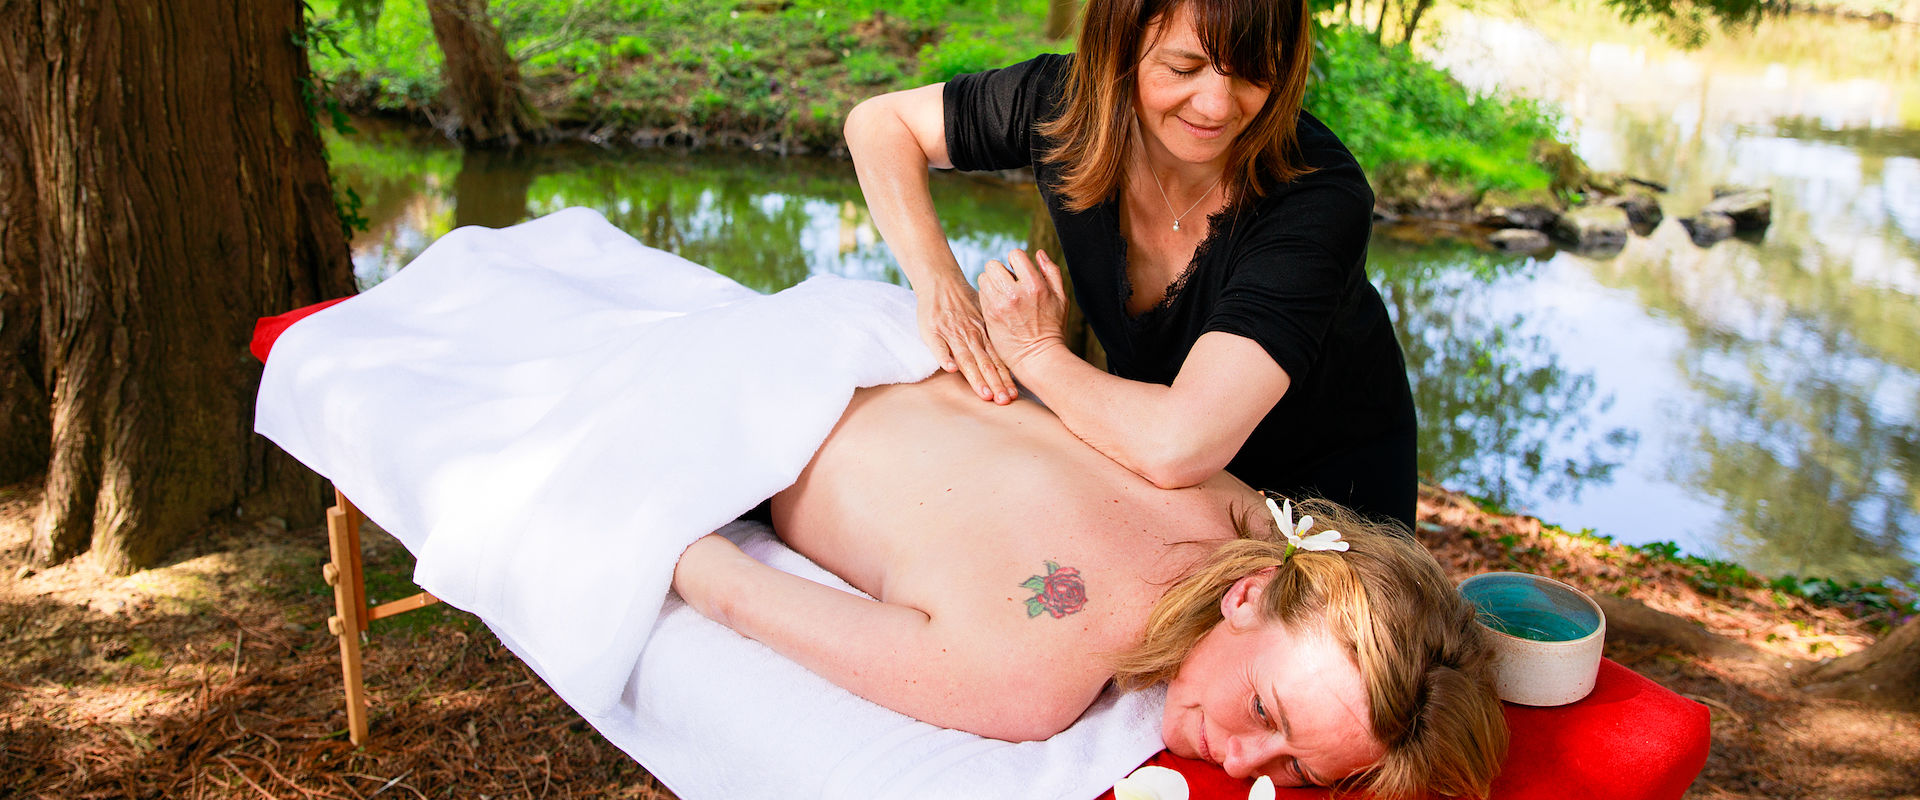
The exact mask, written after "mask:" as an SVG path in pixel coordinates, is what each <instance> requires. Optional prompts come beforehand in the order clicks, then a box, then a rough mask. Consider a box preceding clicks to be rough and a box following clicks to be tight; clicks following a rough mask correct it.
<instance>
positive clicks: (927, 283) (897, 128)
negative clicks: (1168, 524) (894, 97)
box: [846, 98, 967, 291]
mask: <svg viewBox="0 0 1920 800" xmlns="http://www.w3.org/2000/svg"><path fill="white" fill-rule="evenodd" d="M881 99H884V98H881ZM846 135H847V150H848V152H849V153H851V154H852V156H853V169H854V173H855V175H857V176H858V177H859V179H860V192H861V194H862V195H864V196H865V197H866V201H867V212H868V213H869V214H871V215H872V217H873V225H874V227H875V228H876V229H878V230H879V231H880V237H881V238H882V239H884V240H885V241H886V244H887V247H888V248H889V249H891V250H892V252H893V257H894V260H895V261H896V262H897V263H898V264H899V265H900V271H901V272H903V273H905V274H906V276H907V281H908V283H910V284H912V285H913V288H915V289H918V290H922V291H925V290H929V289H936V288H940V287H941V286H943V285H952V284H955V283H958V284H959V285H961V286H965V285H966V283H967V278H966V276H965V274H963V273H962V272H961V271H960V263H959V262H958V261H957V260H955V259H954V257H953V249H952V248H951V247H949V246H948V245H947V236H946V232H945V231H943V230H942V229H941V227H940V217H939V215H938V214H937V213H935V211H934V207H933V194H932V191H931V188H930V187H931V183H930V181H929V179H928V177H927V169H928V167H930V166H937V167H941V168H946V167H948V166H950V165H948V164H932V163H931V162H930V161H929V160H928V158H927V155H926V153H925V151H924V150H922V149H921V146H920V144H919V142H918V141H916V140H915V139H914V136H913V132H912V131H911V130H909V129H908V127H907V124H906V122H905V121H904V120H902V119H901V118H900V116H899V114H898V113H896V112H895V111H894V110H893V108H892V107H891V106H890V105H889V104H887V103H883V102H876V101H872V100H870V101H867V102H865V103H862V104H860V105H859V106H856V107H855V108H854V110H853V113H850V114H848V115H847V125H846Z"/></svg>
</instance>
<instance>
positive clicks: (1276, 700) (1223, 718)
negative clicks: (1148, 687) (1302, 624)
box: [1160, 621, 1382, 786]
mask: <svg viewBox="0 0 1920 800" xmlns="http://www.w3.org/2000/svg"><path fill="white" fill-rule="evenodd" d="M1160 736H1161V738H1163V739H1165V740H1166V743H1167V749H1168V750H1171V751H1173V753H1174V755H1178V756H1184V757H1186V758H1198V759H1201V760H1205V761H1211V762H1214V763H1216V764H1219V765H1221V766H1222V767H1225V768H1226V771H1227V774H1229V775H1232V776H1234V777H1236V778H1246V777H1251V776H1256V775H1267V776H1269V777H1271V778H1273V782H1274V783H1275V784H1277V785H1280V786H1305V785H1319V786H1325V785H1328V784H1329V783H1331V782H1333V781H1337V780H1340V779H1341V778H1344V777H1346V776H1348V775H1351V774H1353V773H1354V772H1357V771H1359V770H1360V769H1361V768H1363V767H1365V766H1367V765H1368V764H1371V763H1373V762H1374V761H1375V760H1377V759H1378V758H1379V757H1380V755H1381V753H1382V749H1381V747H1380V745H1379V744H1378V743H1376V742H1375V741H1374V739H1373V735H1372V733H1371V732H1370V730H1369V725H1368V724H1367V690H1366V684H1365V683H1364V682H1363V681H1362V679H1361V677H1360V669H1359V668H1358V667H1356V666H1354V663H1353V660H1352V659H1351V658H1349V657H1348V656H1347V654H1346V652H1345V651H1343V650H1342V649H1341V648H1340V646H1339V644H1338V643H1336V642H1335V641H1334V640H1333V637H1332V636H1331V635H1329V634H1328V633H1327V632H1326V630H1325V627H1324V626H1313V627H1310V628H1305V629H1303V630H1299V631H1293V630H1289V629H1287V628H1286V627H1285V626H1283V625H1281V624H1279V623H1258V624H1256V625H1251V626H1238V625H1235V624H1233V622H1231V621H1229V622H1222V623H1220V624H1219V625H1216V626H1214V629H1213V630H1212V631H1211V632H1210V633H1208V634H1207V635H1206V637H1205V638H1203V639H1201V640H1200V644H1199V645H1198V646H1196V647H1195V648H1194V650H1193V653H1192V655H1190V656H1188V658H1187V661H1186V663H1185V664H1183V665H1182V666H1181V668H1180V674H1179V675H1178V676H1176V677H1175V678H1174V679H1173V681H1172V683H1170V684H1168V686H1167V708H1166V712H1165V714H1164V716H1162V717H1161V721H1160Z"/></svg>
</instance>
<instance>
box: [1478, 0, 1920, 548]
mask: <svg viewBox="0 0 1920 800" xmlns="http://www.w3.org/2000/svg"><path fill="white" fill-rule="evenodd" d="M1530 13H1531V20H1530V24H1529V23H1523V22H1518V21H1515V20H1510V19H1493V18H1487V17H1476V16H1463V17H1460V18H1457V19H1455V20H1454V23H1455V25H1454V28H1453V36H1452V37H1451V38H1449V39H1448V41H1447V42H1446V43H1445V44H1444V45H1443V46H1442V48H1441V50H1440V52H1441V53H1442V60H1444V61H1448V62H1449V63H1451V64H1453V65H1454V66H1455V67H1456V69H1457V71H1458V72H1459V73H1460V74H1462V75H1463V76H1465V77H1467V78H1468V79H1469V80H1470V81H1474V82H1476V83H1477V85H1481V86H1491V85H1496V84H1499V85H1505V86H1510V87H1519V88H1522V89H1523V90H1525V91H1527V92H1529V93H1532V94H1534V95H1536V96H1540V97H1544V98H1546V99H1549V100H1554V101H1558V102H1561V103H1562V104H1564V105H1565V106H1566V107H1567V108H1568V109H1569V111H1570V120H1569V123H1568V124H1569V129H1570V132H1571V133H1572V134H1573V135H1574V137H1575V140H1576V142H1577V147H1578V149H1579V151H1580V152H1581V154H1582V155H1583V156H1584V157H1586V158H1587V159H1588V161H1589V162H1590V163H1591V164H1592V165H1593V166H1594V167H1596V168H1598V169H1603V170H1614V171H1621V172H1626V173H1628V174H1632V175H1638V176H1643V177H1648V178H1652V179H1654V180H1656V181H1661V182H1664V183H1668V184H1669V185H1670V186H1671V188H1672V190H1673V191H1672V192H1671V193H1670V194H1669V195H1667V196H1666V197H1665V198H1663V201H1664V203H1665V204H1666V206H1667V209H1668V212H1669V221H1668V222H1666V223H1664V224H1663V225H1661V226H1660V227H1659V228H1658V229H1656V230H1655V231H1653V232H1652V235H1651V236H1650V237H1648V238H1645V239H1638V238H1637V239H1635V240H1634V241H1633V242H1631V243H1629V246H1628V247H1627V248H1626V249H1625V250H1623V251H1622V252H1621V253H1620V254H1618V255H1617V256H1615V257H1613V258H1610V259H1602V260H1594V259H1584V258H1578V257H1573V256H1566V255H1562V256H1557V257H1556V258H1555V259H1554V262H1555V264H1556V265H1558V266H1560V267H1562V268H1564V269H1569V270H1578V271H1580V272H1582V273H1584V274H1585V275H1586V276H1587V277H1588V278H1590V279H1591V280H1592V281H1594V282H1596V283H1597V284H1598V285H1600V286H1602V287H1605V288H1607V289H1611V290H1616V291H1623V292H1626V293H1628V294H1629V295H1630V296H1631V298H1632V301H1633V303H1634V304H1635V305H1637V306H1639V307H1640V308H1641V309H1644V311H1645V313H1646V314H1647V315H1649V317H1650V319H1649V321H1648V323H1647V325H1648V326H1649V327H1647V328H1646V329H1647V330H1655V329H1656V328H1654V327H1652V326H1656V325H1657V326H1659V327H1660V328H1664V330H1665V335H1666V336H1668V337H1671V339H1672V340H1671V341H1669V342H1666V343H1663V344H1661V345H1659V346H1655V347H1650V348H1648V349H1647V350H1646V353H1647V354H1648V355H1649V356H1650V357H1649V358H1643V359H1641V360H1640V363H1638V364H1634V365H1631V366H1629V365H1615V366H1604V365H1600V366H1596V367H1595V371H1594V375H1595V376H1596V378H1597V379H1598V380H1599V381H1600V382H1601V384H1602V385H1603V386H1608V387H1612V388H1615V389H1617V390H1619V391H1621V392H1623V393H1624V392H1634V393H1640V392H1653V393H1661V394H1666V395H1668V396H1669V398H1670V399H1669V402H1667V404H1666V411H1667V413H1665V414H1662V415H1659V416H1653V417H1648V418H1645V419H1641V420H1635V421H1634V427H1635V428H1636V429H1637V430H1640V431H1641V432H1642V433H1643V434H1645V436H1646V437H1647V441H1648V442H1649V443H1650V444H1652V445H1653V447H1652V448H1651V449H1650V451H1649V453H1643V454H1642V455H1644V456H1649V457H1648V458H1646V459H1645V463H1638V464H1635V463H1629V464H1628V465H1627V466H1626V467H1625V468H1624V469H1625V470H1626V471H1627V473H1641V476H1640V477H1641V479H1642V480H1645V479H1646V474H1647V473H1650V474H1652V475H1654V476H1657V477H1658V478H1659V479H1661V480H1664V481H1667V482H1669V483H1670V484H1672V485H1674V486H1680V487H1687V488H1688V489H1689V490H1690V491H1689V492H1687V494H1689V495H1691V497H1692V498H1695V499H1694V500H1692V501H1682V502H1678V503H1675V504H1673V505H1672V506H1671V508H1674V509H1679V510H1680V513H1679V514H1678V516H1679V517H1681V519H1682V520H1683V521H1682V522H1681V523H1680V524H1677V525H1676V524H1672V523H1671V522H1669V521H1667V520H1664V519H1663V520H1662V521H1661V523H1660V527H1662V528H1664V529H1666V530H1669V531H1672V530H1677V531H1678V533H1679V535H1677V536H1674V538H1678V539H1680V540H1681V542H1682V544H1683V545H1684V546H1686V548H1687V549H1688V550H1691V551H1694V552H1704V553H1710V554H1720V555H1726V556H1729V557H1733V558H1737V559H1739V560H1741V561H1743V562H1746V563H1748V564H1749V565H1751V566H1753V567H1755V568H1757V569H1760V570H1762V571H1769V572H1783V571H1786V572H1800V573H1814V574H1829V575H1837V576H1843V577H1852V578H1863V579H1876V578H1879V577H1882V576H1888V575H1898V576H1905V577H1911V576H1912V575H1913V574H1914V570H1913V560H1914V549H1915V546H1916V543H1920V482H1917V481H1916V480H1915V474H1916V472H1917V471H1920V463H1916V461H1915V459H1914V451H1915V449H1916V446H1915V434H1916V422H1915V420H1916V419H1920V409H1917V408H1916V402H1920V302H1916V301H1917V300H1920V188H1916V187H1920V180H1916V178H1920V162H1917V161H1916V155H1917V154H1920V102H1916V100H1920V70H1917V69H1916V64H1917V63H1920V62H1917V61H1916V56H1915V54H1914V51H1913V49H1912V47H1911V46H1910V45H1912V44H1915V43H1916V42H1915V41H1914V39H1915V35H1914V32H1913V31H1912V30H1909V29H1906V28H1902V27H1898V26H1896V27H1895V28H1892V29H1887V28H1876V27H1874V26H1868V25H1864V24H1860V23H1844V22H1840V23H1836V22H1834V21H1831V20H1823V19H1806V18H1799V17H1796V18H1790V19H1787V20H1771V21H1768V22H1766V23H1763V24H1762V25H1761V26H1760V28H1759V29H1757V30H1755V31H1753V32H1751V33H1748V34H1743V35H1733V36H1723V37H1721V38H1719V39H1717V40H1716V41H1715V42H1714V43H1713V44H1711V45H1709V47H1707V48H1706V49H1704V50H1702V51H1699V52H1696V53H1683V52H1679V51H1676V50H1674V49H1673V48H1671V47H1667V46H1664V45H1663V44H1662V43H1660V42H1659V41H1658V40H1657V39H1654V38H1652V37H1648V36H1646V35H1644V34H1643V33H1638V32H1635V31H1632V30H1628V29H1626V28H1625V27H1624V26H1621V25H1619V24H1618V23H1617V22H1609V21H1608V20H1607V19H1606V18H1605V15H1604V14H1603V13H1602V14H1592V13H1588V14H1585V15H1582V14H1581V13H1580V12H1577V11H1570V10H1566V9H1535V10H1534V11H1532V12H1530ZM1521 53H1524V54H1525V55H1524V58H1517V56H1518V55H1519V54H1521ZM1542 65H1544V66H1545V68H1544V69H1541V68H1539V67H1540V66H1542ZM1727 183H1733V184H1744V185H1758V186H1765V187H1768V188H1770V189H1772V191H1773V195H1774V199H1775V204H1774V214H1773V224H1772V226H1771V227H1770V228H1769V229H1767V230H1766V231H1765V232H1764V233H1763V234H1761V235H1758V236H1752V237H1746V238H1743V239H1736V240H1732V241H1728V242H1723V243H1721V244H1719V245H1716V246H1714V247H1713V248H1711V249H1700V248H1697V247H1693V246H1691V245H1690V243H1689V242H1688V241H1687V240H1686V237H1685V234H1684V233H1683V232H1681V231H1680V230H1679V229H1678V226H1677V224H1676V223H1675V221H1673V219H1672V217H1673V216H1676V215H1681V214H1687V213H1691V212H1692V211H1693V210H1694V209H1696V208H1698V207H1699V206H1700V205H1702V204H1704V203H1705V202H1706V201H1707V200H1708V199H1710V197H1711V189H1712V187H1713V186H1716V185H1719V184H1727ZM1536 291H1544V287H1536ZM1632 324H1634V325H1636V326H1639V325H1640V324H1641V323H1632ZM1570 344H1571V343H1564V344H1563V347H1565V346H1568V345H1570ZM1569 350H1571V347H1569ZM1603 361H1604V359H1598V358H1596V359H1595V360H1594V361H1591V362H1589V363H1595V364H1601V363H1602V362H1603ZM1675 395H1678V397H1677V399H1675V398H1674V396H1675ZM1629 460H1630V462H1631V461H1639V460H1641V459H1636V458H1633V457H1631V456H1630V457H1629ZM1623 474H1626V473H1623ZM1615 496H1616V497H1618V496H1620V495H1617V494H1616V495H1615ZM1622 499H1625V498H1624V497H1623V498H1622ZM1701 500H1710V501H1711V502H1712V506H1713V507H1712V508H1702V507H1700V505H1699V504H1700V502H1701ZM1689 502H1691V504H1692V506H1691V507H1689ZM1535 507H1536V508H1539V509H1541V510H1542V511H1543V513H1544V514H1548V515H1552V516H1555V517H1557V518H1564V516H1565V513H1566V509H1567V507H1566V506H1563V505H1558V504H1555V503H1553V502H1540V503H1537V504H1536V505H1535ZM1654 508H1655V509H1656V510H1662V511H1664V510H1667V509H1661V508H1660V507H1659V506H1657V505H1656V506H1655V507H1654ZM1605 513H1606V512H1605V511H1604V509H1601V510H1600V514H1599V516H1600V517H1604V516H1605ZM1587 519H1595V518H1594V517H1589V518H1587ZM1596 521H1597V520H1596ZM1582 524H1586V520H1585V519H1583V520H1582ZM1602 527H1603V529H1605V530H1607V531H1608V532H1610V533H1616V534H1622V535H1623V536H1624V537H1625V538H1629V539H1632V538H1635V537H1634V535H1633V534H1632V533H1630V532H1625V531H1622V530H1619V529H1616V528H1615V527H1614V526H1613V525H1610V524H1604V523H1603V524H1602ZM1653 538H1658V537H1653Z"/></svg>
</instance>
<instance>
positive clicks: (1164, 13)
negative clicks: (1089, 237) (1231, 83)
mask: <svg viewBox="0 0 1920 800" xmlns="http://www.w3.org/2000/svg"><path fill="white" fill-rule="evenodd" d="M1182 7H1185V8H1190V9H1192V11H1193V20H1194V28H1195V32H1196V33H1197V34H1198V35H1199V37H1200V42H1201V46H1202V47H1204V48H1205V50H1206V55H1207V58H1208V59H1209V60H1211V61H1212V62H1213V65H1214V68H1215V69H1218V70H1221V71H1223V72H1226V73H1228V74H1231V75H1235V76H1237V77H1240V78H1243V79H1245V80H1248V81H1251V82H1253V83H1254V84H1256V85H1259V86H1263V87H1266V88H1267V89H1268V90H1269V91H1270V92H1271V93H1270V94H1269V95H1268V96H1267V103H1266V105H1265V106H1263V107H1262V108H1261V109H1260V112H1259V113H1258V114H1256V115H1255V116H1254V118H1253V120H1252V121H1251V122H1250V123H1249V124H1248V125H1247V127H1246V129H1245V130H1242V131H1241V132H1240V133H1239V135H1238V136H1236V137H1235V138H1234V140H1233V144H1232V145H1231V146H1230V147H1229V149H1228V151H1227V171H1226V175H1227V176H1228V179H1227V189H1228V192H1229V194H1230V195H1231V196H1233V197H1247V196H1249V195H1251V196H1255V197H1258V196H1263V195H1264V194H1265V189H1264V183H1265V181H1264V180H1263V179H1272V180H1276V181H1279V182H1283V183H1284V182H1286V181H1291V180H1293V179H1294V178H1296V177H1299V176H1300V175H1303V174H1306V173H1307V172H1310V171H1311V169H1310V168H1309V167H1307V166H1306V165H1305V164H1303V163H1301V161H1300V157H1299V136H1298V134H1297V126H1298V124H1299V121H1300V106H1301V103H1303V102H1304V101H1305V98H1306V94H1307V72H1308V69H1309V68H1310V66H1311V65H1312V63H1313V38H1312V31H1313V23H1312V18H1311V13H1310V11H1309V9H1308V7H1307V3H1306V2H1305V0H1279V2H1275V1H1274V0H1089V2H1088V3H1087V7H1086V10H1085V12H1084V16H1083V17H1082V21H1081V26H1080V41H1079V46H1078V48H1077V49H1076V51H1075V52H1076V55H1075V56H1074V58H1073V66H1072V67H1071V68H1070V70H1069V72H1068V75H1067V81H1066V91H1065V94H1064V99H1063V102H1062V103H1061V111H1060V114H1059V116H1056V117H1054V118H1052V119H1050V120H1046V121H1045V122H1042V123H1041V125H1040V133H1041V134H1042V135H1045V136H1047V137H1048V138H1051V139H1053V141H1054V142H1055V144H1054V146H1053V148H1052V149H1050V150H1048V151H1047V152H1046V154H1045V156H1044V157H1045V158H1046V160H1047V161H1049V162H1052V163H1056V164H1060V165H1062V166H1063V167H1064V169H1062V170H1061V173H1060V177H1059V179H1058V182H1057V184H1056V185H1055V187H1054V189H1055V190H1056V191H1058V192H1059V193H1060V195H1061V196H1062V197H1063V198H1065V201H1066V207H1067V209H1068V210H1070V211H1073V212H1075V213H1079V212H1083V211H1086V210H1087V209H1090V208H1093V207H1094V206H1097V205H1099V204H1100V203H1102V202H1105V201H1106V199H1107V198H1109V197H1112V196H1114V195H1115V194H1116V193H1117V192H1119V190H1120V188H1121V187H1122V186H1123V185H1124V184H1125V179H1126V164H1127V152H1128V149H1129V147H1130V146H1131V145H1132V142H1133V125H1132V121H1133V118H1134V100H1135V97H1136V92H1137V89H1138V83H1139V80H1138V74H1139V73H1138V68H1139V63H1140V58H1141V56H1142V54H1143V53H1144V52H1145V51H1146V49H1148V48H1149V47H1151V46H1152V45H1153V43H1154V41H1155V40H1157V38H1158V37H1159V36H1160V35H1162V34H1164V32H1165V31H1164V27H1158V28H1156V26H1160V25H1162V24H1163V23H1164V22H1165V21H1167V20H1169V19H1172V17H1173V14H1174V12H1176V11H1178V10H1180V9H1181V8H1182ZM1150 35H1151V37H1152V38H1149V37H1150Z"/></svg>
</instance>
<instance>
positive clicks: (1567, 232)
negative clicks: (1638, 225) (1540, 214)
mask: <svg viewBox="0 0 1920 800" xmlns="http://www.w3.org/2000/svg"><path fill="white" fill-rule="evenodd" d="M1631 227H1632V223H1630V222H1628V221H1627V212H1625V211H1622V210H1620V208H1619V207H1617V206H1605V205H1602V206H1580V207H1578V208H1575V209H1573V210H1571V211H1568V212H1567V213H1565V214H1562V215H1560V219H1559V220H1557V221H1555V222H1554V224H1553V233H1554V235H1555V236H1558V237H1560V238H1561V239H1565V240H1566V241H1568V242H1572V243H1573V246H1574V247H1575V248H1577V249H1580V250H1618V249H1620V248H1622V247H1625V246H1626V244H1627V231H1628V230H1629V229H1630V228H1631Z"/></svg>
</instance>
